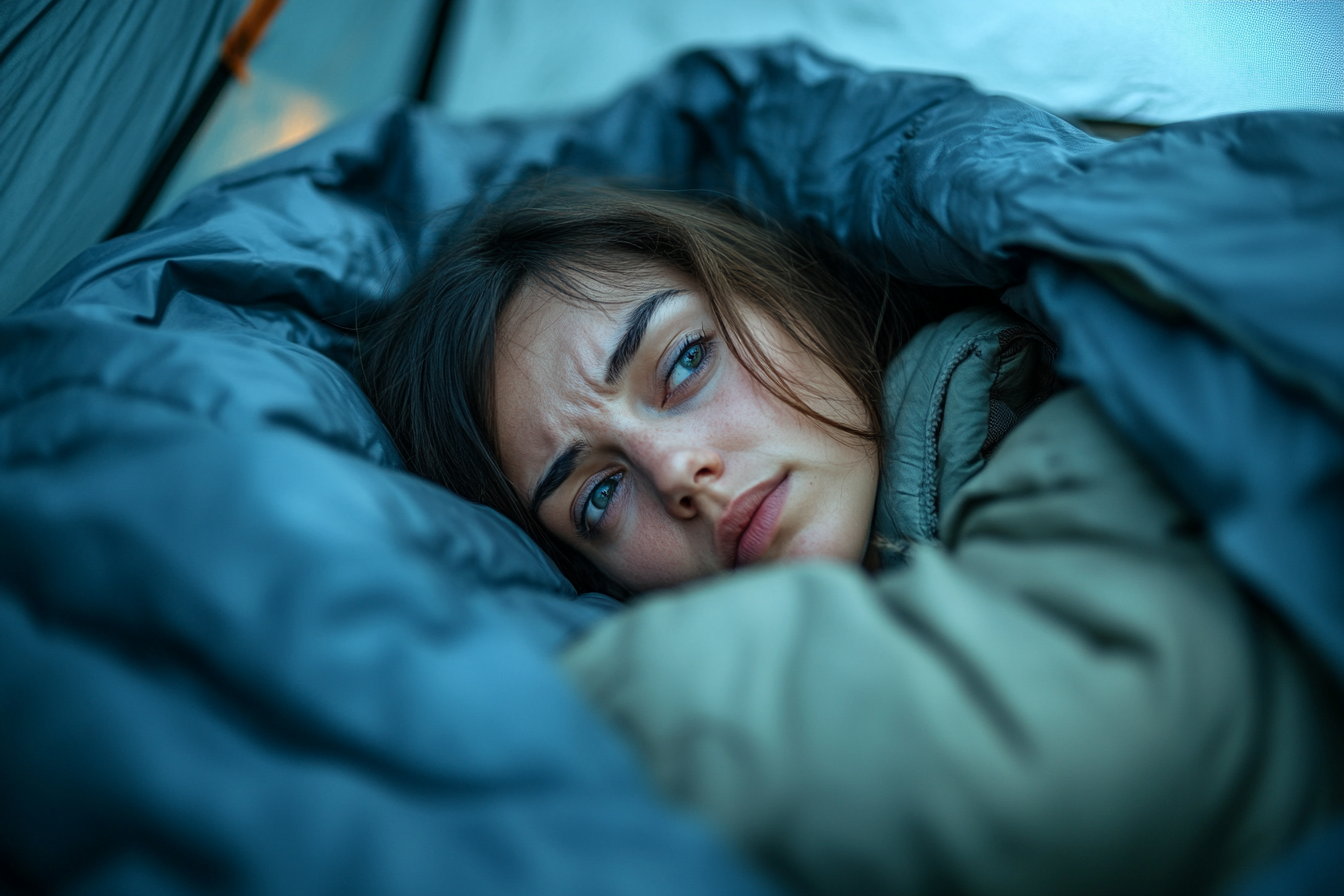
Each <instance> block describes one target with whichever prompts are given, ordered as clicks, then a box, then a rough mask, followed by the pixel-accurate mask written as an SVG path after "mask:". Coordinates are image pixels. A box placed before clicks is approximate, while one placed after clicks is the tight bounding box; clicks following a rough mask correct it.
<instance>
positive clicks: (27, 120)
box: [0, 0, 243, 315]
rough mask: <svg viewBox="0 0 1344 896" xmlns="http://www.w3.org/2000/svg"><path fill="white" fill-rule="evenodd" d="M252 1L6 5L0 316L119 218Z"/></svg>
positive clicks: (34, 0)
mask: <svg viewBox="0 0 1344 896" xmlns="http://www.w3.org/2000/svg"><path fill="white" fill-rule="evenodd" d="M242 7H243V0H209V2H192V3H179V2H175V0H5V2H4V3H3V4H0V147H2V148H3V149H0V208H3V209H4V210H5V214H4V216H3V217H0V315H2V314H5V313H6V312H8V311H10V310H11V309H13V308H14V307H15V306H17V305H18V304H20V303H21V302H22V301H23V300H24V299H26V298H28V296H29V295H31V294H32V293H33V291H34V290H35V289H37V287H39V286H41V285H42V283H43V282H44V281H45V280H47V279H48V278H50V277H51V275H52V274H54V273H56V271H58V270H59V269H60V268H61V266H62V265H64V264H65V263H66V262H67V261H69V260H70V259H71V258H73V257H74V256H75V255H76V254H78V253H79V252H80V251H81V250H83V249H84V248H85V247H87V246H89V245H91V244H93V243H94V242H97V241H98V240H99V239H102V237H103V235H104V234H106V233H107V232H108V230H109V229H111V227H112V225H114V224H115V223H116V222H117V220H118V219H119V218H120V217H121V214H122V212H123V211H125V210H126V206H127V205H128V204H129V203H130V201H131V197H132V196H133V195H134V193H135V190H136V187H137V186H138V184H139V181H140V177H141V175H142V174H143V173H144V171H145V170H146V169H147V168H148V167H149V165H150V164H151V163H152V161H153V159H154V158H155V156H156V155H157V153H158V151H159V150H160V149H161V148H162V147H163V146H165V145H166V144H167V142H168V141H169V140H170V139H171V138H172V135H173V133H174V131H175V129H176V127H177V123H178V122H179V121H180V120H181V119H182V118H183V116H185V114H186V112H187V110H188V109H189V108H190V107H191V104H192V102H193V101H194V100H195V98H196V92H197V91H198V90H199V89H200V87H201V85H202V84H203V83H204V82H205V81H206V79H207V78H208V77H209V75H210V71H211V70H212V69H213V68H214V64H215V59H216V58H217V53H216V49H217V48H218V46H219V45H220V43H221V42H222V41H223V40H224V36H225V34H226V33H227V32H228V29H229V26H230V25H231V24H232V23H233V20H234V18H235V17H236V16H237V15H238V13H239V12H240V11H241V10H242Z"/></svg>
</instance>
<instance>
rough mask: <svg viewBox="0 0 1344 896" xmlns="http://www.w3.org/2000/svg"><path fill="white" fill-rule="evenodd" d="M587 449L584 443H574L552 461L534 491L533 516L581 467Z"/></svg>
mask: <svg viewBox="0 0 1344 896" xmlns="http://www.w3.org/2000/svg"><path fill="white" fill-rule="evenodd" d="M585 447H586V446H585V445H584V444H583V443H582V442H573V443H571V444H570V446H569V447H568V448H566V449H565V450H564V451H563V452H562V453H561V454H560V456H559V457H557V458H556V459H555V460H553V461H551V465H550V466H549V467H547V468H546V473H545V475H543V476H542V477H541V481H540V482H538V483H537V487H536V488H535V489H533V490H532V515H533V516H536V515H537V511H538V510H540V509H541V502H542V501H545V500H546V499H547V498H549V497H550V496H551V495H552V494H553V493H554V492H555V490H556V489H558V488H559V487H560V486H561V485H562V484H564V481H565V480H566V479H568V478H569V475H570V474H571V473H573V472H574V468H575V467H577V466H578V465H579V456H580V455H582V454H583V452H584V450H585Z"/></svg>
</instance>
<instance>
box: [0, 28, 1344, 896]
mask: <svg viewBox="0 0 1344 896" xmlns="http://www.w3.org/2000/svg"><path fill="white" fill-rule="evenodd" d="M1342 140H1344V120H1341V119H1340V118H1339V117H1338V116H1328V115H1306V114H1301V115H1295V114H1277V115H1244V116H1233V117H1228V118H1222V119H1213V120H1209V121H1205V122H1194V123H1189V124H1185V125H1179V126H1173V127H1171V128H1166V129H1160V130H1158V131H1156V132H1154V133H1152V134H1150V135H1147V136H1145V137H1142V138H1137V139H1135V140H1132V141H1129V142H1127V143H1125V144H1120V145H1109V144H1105V143H1103V142H1101V141H1097V140H1094V139H1092V138H1089V137H1087V136H1085V135H1083V134H1081V133H1080V132H1078V131H1076V130H1074V129H1072V128H1071V127H1069V126H1068V125H1067V124H1065V123H1064V122H1062V121H1059V120H1058V119H1055V118H1053V117H1051V116H1049V115H1047V114H1045V113H1043V112H1039V111H1038V110H1034V109H1032V108H1030V107H1028V106H1025V105H1023V104H1021V103H1017V102H1014V101H1011V100H1006V99H1002V98H993V97H986V96H983V95H982V94H979V93H977V92H976V91H974V90H973V89H971V88H970V87H969V86H968V85H967V84H965V83H964V82H961V81H958V80H956V79H952V78H940V77H933V76H926V75H908V74H899V73H882V74H870V73H865V72H862V71H859V70H857V69H855V68H852V67H849V66H845V65H841V64H839V63H836V62H834V61H832V60H829V59H827V58H825V57H823V56H820V55H818V54H816V53H814V52H813V51H811V50H809V49H808V48H806V47H804V46H801V45H797V44H791V45H783V46H777V47H767V48H760V49H741V50H718V51H709V52H701V53H695V54H691V55H688V56H686V57H684V58H683V59H681V60H680V61H678V62H677V63H676V64H674V65H673V66H671V67H670V68H669V69H667V70H666V71H664V72H663V73H661V74H659V75H658V76H656V77H654V78H652V79H650V80H649V81H647V82H645V83H643V84H641V85H639V86H637V87H636V88H634V89H633V90H631V91H630V92H629V93H627V94H625V95H624V96H622V97H621V98H619V99H618V100H616V101H615V102H614V103H612V104H610V105H609V106H606V107H604V108H602V109H598V110H595V111H593V112H591V113H589V114H586V115H582V116H577V117H574V118H564V119H544V120H533V121H497V122H489V123H482V124H473V125H456V124H452V123H448V122H445V121H443V120H442V119H441V118H439V117H438V116H437V115H435V114H434V113H433V112H430V111H428V110H425V109H422V108H417V107H413V106H393V107H388V108H385V109H382V110H380V111H378V112H376V113H372V114H369V115H366V116H362V117H359V118H356V119H352V120H350V121H348V122H346V123H344V124H342V125H339V126H337V127H335V128H333V129H332V130H330V131H328V132H326V133H324V134H322V135H320V136H318V137H317V138H314V139H313V140H311V141H309V142H307V143H305V144H302V145H300V146H298V147H296V148H294V149H293V150H290V151H287V152H285V153H282V154H279V155H277V156H274V157H272V158H269V159H266V160H263V161H261V162H258V163H256V164H253V165H250V166H247V167H246V168H243V169H240V170H238V171H236V172H232V173H230V174H227V175H225V176H223V177H221V178H218V179H216V180H215V181H212V182H210V183H208V184H206V185H205V186H203V187H201V188H199V189H198V190H196V191H194V192H193V193H191V194H190V195H189V196H188V197H186V199H184V201H183V202H182V203H181V204H180V205H179V206H178V207H177V208H176V209H175V210H174V211H172V212H171V213H169V214H168V215H166V216H165V217H164V218H163V219H161V220H160V221H159V222H157V223H156V224H155V225H154V226H152V227H150V228H149V229H146V230H144V231H142V232H139V233H136V234H132V235H129V236H127V237H124V238H121V239H118V240H114V241H110V242H107V243H103V244H101V245H98V246H95V247H93V248H91V249H89V250H87V251H86V252H84V253H83V254H82V255H81V256H79V257H78V258H76V259H75V260H74V261H73V262H71V263H70V264H69V265H68V266H67V267H66V268H64V269H63V271H62V272H61V273H60V274H59V275H58V276H57V277H56V278H54V279H53V280H52V281H51V282H49V283H48V284H47V285H46V286H45V287H44V288H42V289H41V290H40V291H39V292H38V293H37V295H36V296H35V297H34V298H33V300H32V301H30V302H28V303H27V304H26V305H25V306H24V307H23V308H22V309H20V310H19V311H17V312H15V313H14V314H12V315H10V316H9V317H7V318H5V319H3V320H0V538H2V539H3V542H2V543H3V545H4V549H3V550H2V551H0V669H3V675H0V706H3V718H4V719H5V726H4V728H3V732H2V733H0V792H3V793H4V794H5V798H4V800H2V801H0V885H2V886H3V887H4V888H6V889H13V890H18V891H24V890H48V891H72V890H80V891H91V892H103V891H116V892H124V891H132V892H142V893H154V892H200V891H206V890H212V891H217V890H221V889H227V890H238V891H258V892H259V891H275V892H293V891H296V890H300V891H302V890H314V891H333V892H339V891H350V892H408V893H419V892H425V891H430V890H436V889H446V888H450V889H456V890H460V891H462V892H471V893H481V894H488V893H501V892H543V891H544V892H548V893H564V892H575V893H585V894H591V893H603V892H613V893H627V892H632V891H638V892H647V893H657V892H661V891H666V892H676V893H681V892H688V891H690V892H696V891H701V892H716V893H764V892H773V891H776V889H777V888H776V887H775V885H774V884H773V883H771V882H770V881H768V880H766V879H764V878H763V877H762V876H761V875H760V874H758V873H756V872H754V871H752V870H751V869H750V868H749V867H748V866H747V865H746V864H745V863H744V862H743V861H742V860H741V859H739V858H737V857H736V856H735V854H734V853H733V852H732V851H731V850H730V849H729V848H728V847H727V846H726V845H725V844H724V843H723V842H722V841H721V840H720V839H719V838H717V837H716V836H715V835H714V834H713V832H712V831H711V830H710V829H709V828H708V827H707V826H706V825H704V824H703V823H702V822H700V821H697V820H696V819H694V818H692V817H690V816H688V815H687V814H685V813H683V812H681V811H679V810H677V809H675V808H672V807H669V806H668V805H667V804H665V803H664V802H663V801H662V800H661V799H660V798H659V797H658V796H657V795H656V793H655V791H654V790H653V788H652V787H651V786H650V785H649V781H648V778H647V775H646V773H645V771H644V770H642V769H641V767H640V765H639V762H638V760H637V759H636V757H635V755H634V753H633V752H632V751H631V750H630V748H629V747H628V746H627V745H626V744H625V743H624V742H623V741H622V740H621V738H620V737H619V736H618V735H617V733H616V732H615V731H614V730H612V729H611V728H610V727H609V726H608V725H606V724H605V723H604V722H603V721H602V720H601V719H600V718H599V717H598V716H597V715H596V714H595V713H594V712H593V711H592V710H591V709H589V708H588V706H587V705H586V704H585V702H584V701H583V699H582V698H581V697H580V695H579V694H578V693H577V692H576V691H575V690H574V688H573V687H572V686H571V685H570V684H569V682H568V681H567V679H566V678H565V677H564V676H563V674H562V673H561V671H560V670H559V668H558V666H557V664H556V662H555V655H556V652H557V651H559V650H562V649H563V647H564V646H565V645H566V644H568V643H570V642H571V641H572V640H573V639H574V638H575V637H577V636H579V635H580V634H581V633H582V632H584V631H586V630H588V629H589V628H590V627H591V626H592V625H593V624H594V623H595V622H596V621H598V620H600V619H603V618H605V617H607V616H609V615H610V614H612V613H614V612H615V611H616V610H617V609H618V605H617V604H616V602H614V601H612V600H610V599H609V598H605V597H603V596H601V595H577V594H575V593H574V591H573V589H572V588H571V587H569V585H568V584H567V583H566V582H565V581H564V580H563V579H562V578H561V577H560V576H559V575H558V574H557V572H556V570H555V569H554V567H553V566H552V565H551V564H550V563H549V562H548V561H547V560H546V559H545V558H544V556H543V555H542V554H541V553H540V552H539V551H538V550H537V549H536V548H535V546H533V545H532V544H530V543H529V542H528V541H527V540H526V539H525V538H524V537H523V536H522V534H521V533H520V532H519V531H518V530H517V529H515V528H514V527H512V526H511V525H509V524H508V523H506V522H505V521H504V520H502V518H500V517H499V516H498V515H496V514H494V513H491V512H489V511H486V510H484V509H481V508H479V507H473V506H470V505H468V504H466V503H465V502H463V501H461V500H459V499H457V498H455V497H454V496H452V495H451V494H448V493H446V492H444V491H443V490H441V489H438V488H436V487H434V486H431V485H429V484H427V483H425V482H423V481H419V480H417V479H415V478H413V477H411V476H409V475H407V474H406V473H405V472H404V471H402V470H401V469H400V462H399V459H398V458H397V457H396V456H395V452H394V451H393V449H392V447H391V445H390V443H389V440H388V438H387V435H386V432H385V431H384V430H383V428H382V427H381V424H380V423H379V422H378V421H377V419H376V418H375V416H374V415H373V413H372V412H371V410H370V408H369V406H368V403H367V402H366V401H365V400H364V398H363V396H362V395H361V394H360V392H359V390H358V388H357V387H356V386H355V381H354V378H353V377H352V376H351V367H352V365H353V364H354V354H353V350H352V345H353V332H354V329H355V328H356V327H357V326H358V323H359V321H360V320H361V319H363V318H364V317H365V316H367V315H372V314H376V313H377V309H378V308H379V306H380V304H381V303H383V302H385V301H387V298H386V297H387V296H389V295H394V294H395V293H396V291H397V288H398V287H399V286H400V285H401V284H403V283H405V282H406V278H407V277H408V276H409V273H410V271H411V270H412V269H413V268H414V267H415V266H416V265H417V264H418V263H420V262H422V261H423V260H424V259H425V258H426V257H427V256H428V254H429V253H430V252H431V251H432V250H433V247H434V245H435V244H436V242H437V240H438V238H439V236H440V234H441V233H442V232H443V229H444V227H446V226H448V223H449V222H450V221H451V216H444V215H442V214H440V212H441V211H442V210H443V209H449V208H452V207H454V206H455V205H458V204H461V203H463V202H466V201H468V200H470V199H471V198H472V197H473V196H475V195H477V194H478V193H479V192H481V191H485V192H487V193H488V192H489V191H490V190H491V189H494V188H496V187H499V186H502V185H505V184H507V183H510V182H512V181H513V180H515V179H516V178H517V177H519V176H521V175H523V174H525V173H529V172H533V171H536V170H539V169H546V168H552V167H561V168H568V169H573V170H577V171H580V172H584V173H590V174H601V175H605V176H616V177H626V178H643V179H653V180H655V181H656V182H658V183H660V184H662V185H665V186H670V187H676V188H686V189H695V190H703V191H707V192H710V193H728V194H731V195H735V196H738V197H740V198H741V199H742V200H743V201H745V202H748V203H751V204H753V205H755V206H757V207H760V208H762V209H763V210H765V211H766V212H768V213H770V214H772V215H775V216H776V217H778V218H780V219H782V220H784V221H786V222H788V223H791V224H796V225H801V226H821V227H825V228H827V229H828V230H830V231H831V232H833V233H834V234H836V236H837V237H838V238H839V239H841V240H842V241H843V242H845V243H846V244H847V245H848V246H849V247H850V248H851V249H853V250H854V251H855V252H856V253H858V254H859V255H861V256H862V257H864V258H865V259H867V260H868V261H869V262H870V263H872V264H874V265H876V266H878V267H880V268H882V269H884V270H886V271H888V272H889V273H892V274H894V275H896V276H899V277H902V278H904V279H907V280H912V281H917V282H920V283H925V284H929V285H933V286H938V285H974V286H979V287H982V288H984V289H986V290H989V291H992V292H994V293H998V292H1002V291H1005V290H1006V292H1004V298H1005V301H1006V302H1007V303H1009V304H1010V305H1011V306H1012V307H1014V308H1015V309H1016V310H1018V311H1020V312H1021V313H1023V314H1024V315H1025V316H1027V317H1028V318H1030V319H1031V320H1033V321H1034V322H1035V323H1037V324H1039V325H1040V326H1042V327H1043V328H1044V329H1046V330H1047V331H1048V332H1049V333H1050V334H1051V335H1052V336H1053V337H1055V338H1056V340H1057V341H1058V342H1059V345H1060V351H1061V355H1060V369H1061V371H1062V373H1063V374H1064V375H1066V376H1067V377H1069V378H1071V379H1073V380H1076V381H1079V382H1082V383H1083V384H1085V385H1086V386H1087V387H1088V389H1089V393H1090V394H1091V395H1092V396H1093V400H1094V401H1095V402H1096V405H1097V408H1098V409H1099V411H1100V413H1101V414H1102V415H1104V416H1105V418H1106V419H1107V420H1108V421H1109V423H1108V424H1107V425H1110V426H1114V427H1115V428H1116V429H1117V431H1118V432H1120V433H1121V435H1122V436H1123V438H1125V439H1126V440H1127V441H1128V443H1129V444H1130V445H1132V446H1133V449H1134V450H1135V451H1136V452H1137V453H1138V454H1139V455H1141V456H1142V457H1143V458H1144V460H1145V461H1146V462H1147V463H1149V464H1151V465H1152V467H1153V469H1154V470H1155V471H1156V472H1157V475H1158V476H1160V477H1161V479H1162V480H1163V481H1164V482H1165V483H1166V484H1167V485H1168V486H1169V487H1171V488H1173V489H1174V491H1175V492H1176V493H1177V494H1178V495H1179V497H1180V498H1181V499H1182V501H1183V502H1184V504H1185V505H1186V506H1187V507H1189V508H1190V510H1191V512H1192V513H1193V514H1194V516H1195V518H1197V519H1198V520H1200V522H1201V524H1202V525H1203V526H1204V527H1206V529H1207V532H1208V536H1209V543H1210V544H1211V545H1212V547H1213V549H1214V550H1215V551H1216V552H1217V553H1218V556H1219V558H1220V561H1221V562H1222V563H1224V564H1226V566H1227V567H1228V568H1229V569H1230V570H1231V571H1232V572H1233V573H1234V574H1235V575H1237V576H1238V577H1239V578H1240V579H1241V580H1243V581H1245V582H1246V583H1248V584H1249V585H1250V586H1252V587H1253V589H1254V590H1255V591H1256V592H1257V593H1258V594H1260V595H1262V596H1263V598H1264V601H1265V606H1266V607H1268V608H1269V612H1272V613H1273V614H1275V615H1276V616H1278V617H1279V618H1281V619H1282V620H1284V623H1285V625H1286V626H1287V627H1288V628H1289V630H1291V631H1292V632H1293V634H1294V637H1297V638H1300V639H1301V640H1302V641H1303V642H1304V643H1306V644H1308V645H1310V648H1311V649H1312V650H1314V651H1315V652H1316V654H1317V655H1318V656H1319V657H1320V658H1321V660H1322V662H1323V663H1325V664H1326V666H1327V667H1328V668H1329V669H1331V671H1332V674H1333V675H1334V676H1335V677H1336V680H1338V679H1339V678H1340V677H1341V673H1344V597H1341V591H1340V588H1339V584H1338V583H1339V582H1340V581H1344V554H1341V553H1340V552H1339V551H1338V550H1337V547H1338V545H1339V544H1340V543H1344V435H1341V430H1342V428H1344V423H1341V420H1342V419H1344V352H1341V351H1339V350H1338V349H1339V347H1340V346H1342V345H1344V315H1342V314H1341V313H1340V311H1339V287H1338V284H1339V283H1341V282H1344V227H1341V224H1340V222H1341V220H1344V212H1342V210H1344V153H1341V152H1339V148H1340V145H1341V142H1342ZM1030 419H1032V418H1030V417H1029V418H1028V420H1030ZM1339 844H1344V825H1337V826H1336V827H1335V828H1333V829H1332V830H1331V831H1326V832H1325V833H1323V834H1321V835H1320V836H1319V837H1318V838H1316V839H1314V840H1312V841H1311V842H1304V843H1303V844H1302V845H1301V847H1300V849H1299V850H1298V851H1296V852H1293V853H1291V854H1289V855H1288V856H1287V857H1286V858H1285V860H1284V862H1283V863H1281V864H1280V865H1279V866H1278V867H1277V868H1276V869H1274V870H1271V871H1270V872H1269V876H1268V877H1266V878H1264V879H1263V881H1262V883H1261V884H1260V885H1259V886H1262V887H1264V888H1269V889H1262V890H1261V892H1283V893H1288V892H1307V891H1308V890H1306V889H1304V888H1306V887H1309V886H1311V885H1312V882H1313V881H1324V880H1328V879H1330V878H1329V877H1328V875H1331V874H1335V875H1337V874H1338V873H1339V870H1340V865H1339V859H1338V856H1339V855H1340V854H1344V850H1341V849H1340V848H1338V847H1339ZM1336 879H1337V878H1336ZM1294 888H1296V889H1294Z"/></svg>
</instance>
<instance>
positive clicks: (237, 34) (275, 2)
mask: <svg viewBox="0 0 1344 896" xmlns="http://www.w3.org/2000/svg"><path fill="white" fill-rule="evenodd" d="M284 2H285V0H252V2H251V3H249V4H248V6H247V9H245V10H243V14H242V15H240V16H239V17H238V18H237V20H236V21H234V23H233V27H232V28H230V29H229V34H228V36H227V37H225V38H224V43H223V44H221V45H220V48H219V61H218V62H217V63H215V70H214V71H213V72H212V73H211V74H210V80H209V81H207V82H206V83H205V86H204V87H202V88H201V92H200V93H198V94H197V95H196V102H195V103H193V104H192V106H191V109H190V111H188V112H187V117H186V118H184V119H183V120H182V124H180V125H179V126H178V128H177V133H176V134H174V135H173V139H172V140H171V141H169V143H168V145H167V146H166V147H164V150H163V152H162V153H160V155H159V157H158V158H157V159H156V160H155V161H154V164H153V165H152V166H150V168H149V170H148V171H146V172H145V176H144V178H143V179H142V180H141V181H140V185H139V187H138V188H137V189H136V191H135V195H134V196H133V197H132V198H131V202H130V204H129V205H128V206H127V207H126V213H125V214H124V215H122V217H121V220H120V221H118V222H117V225H116V226H115V227H113V228H112V230H111V231H110V232H109V233H108V234H107V236H106V237H105V239H111V238H112V237H115V236H121V235H122V234H126V233H133V232H135V231H137V230H139V229H140V224H141V223H142V222H143V221H144V220H145V215H147V214H149V210H150V209H151V208H153V206H154V201H155V200H156V199H158V198H159V193H161V192H162V191H163V185H164V184H165V183H167V182H168V177H169V175H171V174H172V173H173V169H174V168H176V167H177V163H178V161H179V160H181V158H182V154H183V153H184V152H186V151H187V147H188V146H189V145H190V144H191V140H192V138H193V137H195V136H196V132H197V131H199V130H200V129H201V125H202V124H203V123H204V122H205V117H206V116H207V115H209V114H210V110H211V109H212V108H214V105H215V101H216V100H218V99H219V94H220V92H221V91H223V90H224V85H225V84H227V83H228V82H229V78H230V77H234V78H237V79H238V80H240V81H246V80H247V59H248V57H249V56H251V55H252V51H253V50H254V49H256V47H257V44H258V43H260V42H261V38H262V36H263V35H264V34H265V33H266V26H268V25H270V24H271V19H273V18H274V17H275V14H276V13H277V12H279V10H280V7H281V5H283V4H284Z"/></svg>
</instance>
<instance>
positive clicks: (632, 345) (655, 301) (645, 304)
mask: <svg viewBox="0 0 1344 896" xmlns="http://www.w3.org/2000/svg"><path fill="white" fill-rule="evenodd" d="M684 292H686V290H684V289H664V290H662V291H660V292H656V293H654V294H653V295H651V296H649V297H648V298H646V299H644V301H642V302H640V303H639V304H638V305H636V306H635V308H634V310H633V311H631V312H630V313H629V314H628V315H627V316H626V318H625V331H624V332H623V333H621V339H620V341H619V342H617V343H616V348H615V349H613V350H612V352H611V357H610V358H609V359H608V360H607V374H606V377H605V379H606V381H607V384H608V385H611V384H612V383H614V382H616V381H617V380H618V379H620V378H621V374H622V373H624V372H625V368H626V366H627V365H629V363H630V359H631V358H633V357H634V356H635V353H636V352H638V351H639V345H640V343H642V342H643V341H644V332H645V331H646V330H648V328H649V321H650V320H652V319H653V313H654V312H655V311H657V310H658V306H659V305H661V304H663V302H666V301H667V300H668V299H670V298H672V297H673V296H679V295H681V294H683V293H684ZM552 467H554V465H552Z"/></svg>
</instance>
